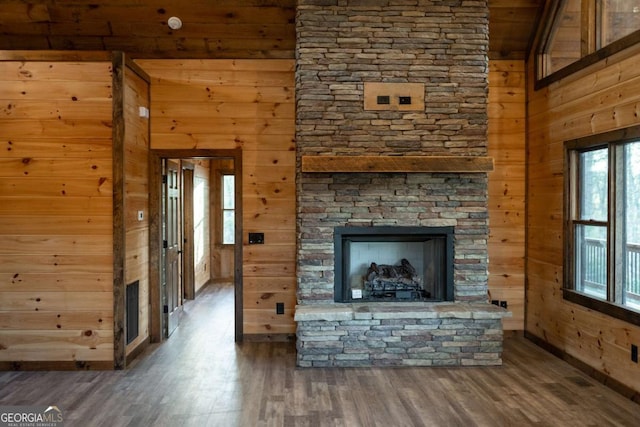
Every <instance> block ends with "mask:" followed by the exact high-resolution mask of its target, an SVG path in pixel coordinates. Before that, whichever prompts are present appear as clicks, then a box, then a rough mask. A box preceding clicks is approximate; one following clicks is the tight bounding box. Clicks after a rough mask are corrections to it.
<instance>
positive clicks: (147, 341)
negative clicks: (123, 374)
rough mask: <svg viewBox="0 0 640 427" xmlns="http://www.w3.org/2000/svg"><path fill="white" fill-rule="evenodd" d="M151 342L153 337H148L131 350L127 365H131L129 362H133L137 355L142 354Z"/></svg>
mask: <svg viewBox="0 0 640 427" xmlns="http://www.w3.org/2000/svg"><path fill="white" fill-rule="evenodd" d="M150 344H151V337H147V339H145V340H144V341H142V342H141V343H140V344H138V345H137V346H136V348H134V349H133V350H131V352H130V353H129V354H127V364H126V366H129V364H130V363H131V362H133V360H134V359H135V358H136V357H138V356H140V353H142V352H143V351H145V350H146V349H147V348H148V347H149V345H150Z"/></svg>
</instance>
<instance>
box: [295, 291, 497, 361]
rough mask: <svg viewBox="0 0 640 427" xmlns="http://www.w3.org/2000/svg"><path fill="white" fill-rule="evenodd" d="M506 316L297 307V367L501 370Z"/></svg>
mask: <svg viewBox="0 0 640 427" xmlns="http://www.w3.org/2000/svg"><path fill="white" fill-rule="evenodd" d="M504 315H505V313H504V310H501V309H500V308H499V307H497V306H493V305H490V304H467V303H459V304H451V303H442V304H429V303H403V304H402V305H401V306H400V307H399V306H398V305H397V304H390V303H376V304H339V305H337V304H334V305H328V306H323V305H307V306H299V307H298V309H297V312H296V318H297V319H298V322H299V323H298V325H299V326H298V333H297V338H298V340H297V346H298V366H301V367H330V366H337V367H365V366H493V365H500V364H502V357H501V355H502V338H503V336H502V335H503V333H502V317H503V316H504Z"/></svg>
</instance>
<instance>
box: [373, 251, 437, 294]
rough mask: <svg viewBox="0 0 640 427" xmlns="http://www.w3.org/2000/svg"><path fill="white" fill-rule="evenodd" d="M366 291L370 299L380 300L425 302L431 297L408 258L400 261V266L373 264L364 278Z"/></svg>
mask: <svg viewBox="0 0 640 427" xmlns="http://www.w3.org/2000/svg"><path fill="white" fill-rule="evenodd" d="M364 291H365V293H366V294H367V295H368V296H369V297H370V298H373V299H378V300H386V299H391V300H398V299H400V300H407V299H409V300H423V299H424V298H429V297H430V296H431V294H430V293H429V292H427V291H426V290H425V289H424V288H423V286H422V279H421V277H420V275H419V274H418V273H417V271H416V269H415V268H414V267H413V266H412V265H411V263H410V262H409V260H407V259H406V258H403V259H402V260H400V265H389V264H380V265H378V264H376V263H375V262H372V263H371V265H370V266H369V269H368V270H367V274H366V275H365V277H364Z"/></svg>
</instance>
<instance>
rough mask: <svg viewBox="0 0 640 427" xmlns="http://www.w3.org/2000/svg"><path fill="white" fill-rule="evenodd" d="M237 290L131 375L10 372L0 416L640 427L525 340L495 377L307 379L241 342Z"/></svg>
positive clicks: (203, 305)
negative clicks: (56, 411)
mask: <svg viewBox="0 0 640 427" xmlns="http://www.w3.org/2000/svg"><path fill="white" fill-rule="evenodd" d="M232 298H233V293H232V288H231V287H230V286H224V287H221V288H216V287H209V288H208V289H206V290H205V291H204V292H203V293H202V295H201V296H199V297H198V299H197V300H196V301H195V302H191V303H189V304H188V305H187V306H186V308H185V315H184V318H183V321H182V323H181V325H180V326H179V327H178V329H177V330H176V332H175V333H174V334H173V335H172V336H171V338H170V339H169V340H168V341H166V342H165V343H163V344H162V345H159V346H153V347H152V348H150V349H149V351H147V352H146V353H145V354H143V355H142V356H140V357H139V358H138V360H137V361H136V362H135V363H133V365H132V366H131V367H130V368H129V369H127V370H125V371H106V372H1V373H0V405H58V406H59V407H60V408H61V409H62V410H63V414H64V415H65V426H67V427H69V426H83V427H85V426H91V427H93V426H109V427H111V426H198V427H202V426H225V427H227V426H243V427H244V426H349V427H351V426H384V427H389V426H465V427H467V426H637V425H638V422H639V420H640V405H637V404H635V403H633V402H632V401H630V400H627V399H626V398H624V397H623V396H621V395H619V394H617V393H615V392H614V391H612V390H610V389H608V388H607V387H605V386H603V385H602V384H600V383H598V382H596V381H595V380H593V379H591V378H590V377H588V376H586V375H584V374H583V373H581V372H580V371H578V370H576V369H575V368H573V367H571V366H570V365H568V364H566V363H565V362H562V361H561V360H559V359H557V358H555V357H554V356H552V355H550V354H549V353H546V352H545V351H544V350H542V349H540V348H539V347H537V346H535V345H534V344H532V343H531V342H529V341H527V340H525V339H524V338H521V337H512V338H509V339H507V340H506V342H505V351H504V355H503V356H504V357H503V359H504V365H503V366H502V367H497V368H395V369H394V368H383V369H298V368H296V367H295V345H294V344H292V343H243V344H240V345H236V344H234V342H233V335H234V332H233V300H232Z"/></svg>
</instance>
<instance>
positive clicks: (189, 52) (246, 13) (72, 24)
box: [0, 0, 545, 59]
mask: <svg viewBox="0 0 640 427" xmlns="http://www.w3.org/2000/svg"><path fill="white" fill-rule="evenodd" d="M544 2H545V0H489V8H490V25H489V28H490V57H491V58H493V59H499V58H505V59H506V58H509V59H516V58H524V56H525V52H526V50H527V47H528V46H529V42H530V40H531V38H532V37H531V35H532V32H533V31H534V30H535V26H536V22H537V18H538V16H539V10H540V9H541V7H542V5H543V3H544ZM295 5H296V0H216V1H212V0H189V1H181V2H177V1H167V0H93V1H82V0H2V1H1V2H0V35H1V37H0V50H107V51H111V50H122V51H125V52H127V53H129V54H130V55H131V56H132V57H134V58H293V57H294V54H295ZM171 16H177V17H179V18H180V19H181V20H182V22H183V27H182V28H181V29H179V30H172V29H171V28H169V26H168V24H167V21H168V19H169V17H171Z"/></svg>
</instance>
